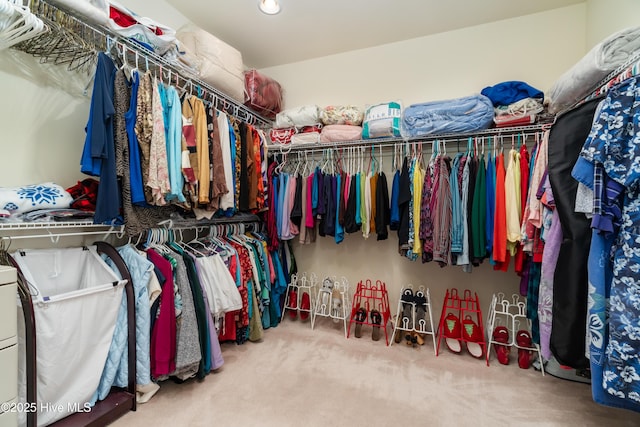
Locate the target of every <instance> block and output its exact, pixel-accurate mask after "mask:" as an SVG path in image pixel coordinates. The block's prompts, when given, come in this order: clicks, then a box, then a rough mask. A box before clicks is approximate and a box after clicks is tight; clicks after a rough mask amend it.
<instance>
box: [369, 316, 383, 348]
mask: <svg viewBox="0 0 640 427" xmlns="http://www.w3.org/2000/svg"><path fill="white" fill-rule="evenodd" d="M371 323H373V332H371V339H372V340H374V341H379V340H380V325H381V324H382V314H380V312H379V311H378V310H375V309H374V310H371Z"/></svg>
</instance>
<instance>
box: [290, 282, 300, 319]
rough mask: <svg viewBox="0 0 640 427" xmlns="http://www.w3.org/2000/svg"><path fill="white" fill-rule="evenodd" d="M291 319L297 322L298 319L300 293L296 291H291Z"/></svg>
mask: <svg viewBox="0 0 640 427" xmlns="http://www.w3.org/2000/svg"><path fill="white" fill-rule="evenodd" d="M288 308H289V317H291V320H296V318H297V317H298V293H297V292H296V290H295V289H291V290H290V291H289V307H288Z"/></svg>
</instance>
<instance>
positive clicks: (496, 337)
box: [492, 326, 511, 365]
mask: <svg viewBox="0 0 640 427" xmlns="http://www.w3.org/2000/svg"><path fill="white" fill-rule="evenodd" d="M492 338H493V342H494V344H495V345H494V348H495V350H496V357H497V358H498V362H500V363H501V364H503V365H508V364H509V354H510V353H511V346H510V345H508V344H509V330H508V329H507V328H506V327H504V326H496V328H495V329H494V330H493V334H492ZM497 343H500V344H497Z"/></svg>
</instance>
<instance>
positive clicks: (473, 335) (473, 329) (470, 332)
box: [462, 315, 484, 359]
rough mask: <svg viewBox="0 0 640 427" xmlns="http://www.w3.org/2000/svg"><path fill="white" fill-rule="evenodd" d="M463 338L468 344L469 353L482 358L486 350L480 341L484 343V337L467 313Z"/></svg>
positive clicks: (463, 327) (463, 324)
mask: <svg viewBox="0 0 640 427" xmlns="http://www.w3.org/2000/svg"><path fill="white" fill-rule="evenodd" d="M462 338H463V339H464V340H465V342H466V344H467V351H468V352H469V354H471V355H472V356H473V357H476V358H478V359H480V358H482V356H483V355H484V350H483V348H482V345H481V344H480V343H484V337H483V336H482V332H480V328H479V327H478V325H477V324H476V323H475V322H474V321H473V320H472V319H471V316H470V315H466V316H465V318H464V320H463V321H462Z"/></svg>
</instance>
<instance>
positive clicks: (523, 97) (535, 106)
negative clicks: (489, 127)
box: [482, 81, 544, 127]
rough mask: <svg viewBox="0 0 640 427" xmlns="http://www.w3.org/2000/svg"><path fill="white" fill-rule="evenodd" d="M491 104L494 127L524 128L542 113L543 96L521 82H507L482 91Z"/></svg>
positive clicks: (538, 91)
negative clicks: (493, 111)
mask: <svg viewBox="0 0 640 427" xmlns="http://www.w3.org/2000/svg"><path fill="white" fill-rule="evenodd" d="M482 94H483V95H485V96H487V97H488V98H489V99H490V100H491V102H492V103H493V106H494V110H495V117H494V118H493V121H494V123H495V125H496V127H507V126H526V125H530V124H533V123H535V122H536V121H537V118H538V115H539V114H540V113H542V112H543V110H544V107H543V101H544V94H543V93H542V92H541V91H540V90H538V89H536V88H534V87H532V86H530V85H528V84H527V83H525V82H521V81H507V82H502V83H499V84H497V85H495V86H488V87H486V88H484V89H483V90H482Z"/></svg>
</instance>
